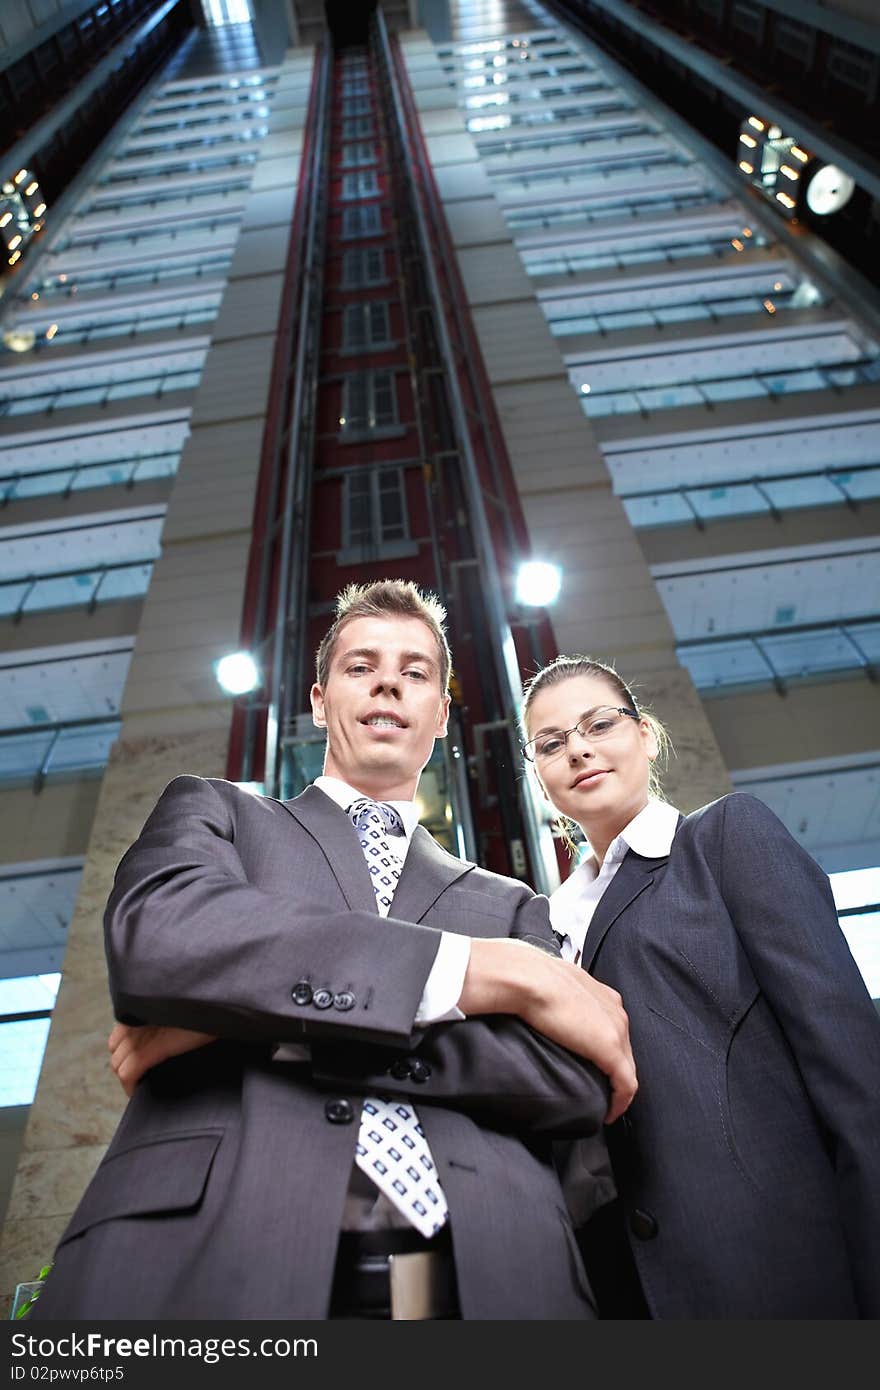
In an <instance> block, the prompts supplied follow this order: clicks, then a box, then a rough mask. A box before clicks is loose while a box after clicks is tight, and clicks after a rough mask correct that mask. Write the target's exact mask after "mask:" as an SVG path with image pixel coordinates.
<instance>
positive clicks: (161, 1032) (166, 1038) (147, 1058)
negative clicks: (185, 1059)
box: [107, 1023, 217, 1098]
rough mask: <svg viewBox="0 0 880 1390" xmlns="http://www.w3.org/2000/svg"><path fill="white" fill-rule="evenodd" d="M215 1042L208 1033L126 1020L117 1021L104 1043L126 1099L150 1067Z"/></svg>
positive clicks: (132, 1093) (131, 1094)
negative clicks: (140, 1023) (131, 1024)
mask: <svg viewBox="0 0 880 1390" xmlns="http://www.w3.org/2000/svg"><path fill="white" fill-rule="evenodd" d="M216 1041H217V1039H216V1038H215V1037H214V1036H213V1034H211V1033H193V1032H191V1030H190V1029H189V1028H154V1027H152V1026H151V1025H148V1026H144V1027H139V1028H132V1027H130V1026H129V1025H128V1024H127V1023H117V1024H116V1026H115V1027H114V1029H113V1032H112V1033H111V1034H110V1037H109V1038H108V1039H107V1046H108V1047H109V1049H110V1065H111V1067H112V1068H113V1070H114V1071H115V1073H116V1079H117V1081H118V1082H119V1084H120V1086H121V1087H122V1089H123V1091H124V1092H125V1094H126V1095H127V1096H128V1097H129V1098H130V1097H131V1096H133V1095H134V1088H135V1086H136V1085H137V1084H138V1082H139V1081H140V1079H141V1077H142V1076H143V1075H144V1073H145V1072H148V1071H149V1070H150V1068H151V1067H156V1066H158V1065H159V1063H160V1062H167V1060H168V1058H169V1057H179V1056H180V1055H181V1053H183V1052H193V1051H195V1049H196V1048H197V1047H206V1046H207V1045H208V1043H212V1042H216Z"/></svg>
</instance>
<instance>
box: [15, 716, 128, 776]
mask: <svg viewBox="0 0 880 1390" xmlns="http://www.w3.org/2000/svg"><path fill="white" fill-rule="evenodd" d="M121 727H122V726H121V723H120V721H119V719H118V718H116V717H113V718H107V719H77V720H71V721H59V722H58V723H47V724H40V725H35V726H33V727H28V728H18V729H0V783H3V782H22V781H29V782H32V783H33V785H34V790H36V791H39V790H40V788H41V787H42V785H43V783H44V782H46V781H47V780H48V779H50V778H52V777H60V776H64V775H70V774H72V773H76V772H92V771H95V770H96V769H100V768H103V767H106V765H107V759H108V758H109V756H110V749H111V748H112V746H113V744H114V743H115V742H116V740H117V738H118V737H119V730H120V728H121Z"/></svg>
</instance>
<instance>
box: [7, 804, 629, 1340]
mask: <svg viewBox="0 0 880 1390" xmlns="http://www.w3.org/2000/svg"><path fill="white" fill-rule="evenodd" d="M392 912H393V914H394V915H393V916H390V917H388V918H387V919H382V918H381V917H380V916H379V915H378V912H377V909H376V902H375V897H374V893H373V889H372V886H371V883H370V878H369V874H368V871H367V868H366V865H365V863H364V858H363V855H362V853H361V851H360V848H359V845H358V842H357V838H356V835H355V832H354V830H353V828H352V826H351V824H350V822H349V820H348V818H347V816H346V815H345V813H344V812H343V811H341V810H340V809H339V807H338V806H336V805H335V804H334V803H333V802H332V801H331V800H330V799H329V798H328V797H326V796H325V795H324V794H323V793H322V792H320V791H318V790H317V789H316V788H314V787H311V788H309V789H308V790H307V791H306V792H304V793H303V795H302V796H300V797H298V798H296V799H295V800H294V801H290V802H285V803H282V802H277V801H272V800H269V799H267V798H263V797H257V796H252V795H250V794H249V793H246V792H243V791H241V790H239V789H238V788H237V787H235V786H234V785H232V784H231V783H228V782H223V781H219V780H216V781H215V780H210V781H206V780H202V779H200V778H196V777H179V778H176V779H175V780H174V781H173V782H172V783H171V784H170V785H169V786H168V787H167V788H166V790H165V792H164V793H163V795H162V797H161V798H160V800H159V802H158V804H157V806H156V808H155V810H154V811H153V812H152V814H151V815H150V817H149V819H148V821H147V823H146V825H145V826H144V829H143V831H142V833H141V835H140V837H139V838H138V840H137V841H136V842H135V844H134V845H133V846H132V848H131V849H130V850H129V851H128V853H127V854H126V855H125V856H124V858H123V859H122V862H121V863H120V865H119V869H118V871H117V875H116V881H115V885H114V888H113V892H112V894H111V897H110V901H109V904H108V907H107V913H106V918H105V923H106V931H107V952H108V961H109V969H110V985H111V991H112V995H113V1001H114V1006H115V1010H116V1014H117V1016H118V1017H119V1018H120V1019H122V1020H124V1021H127V1022H147V1023H156V1024H172V1025H178V1026H182V1027H186V1028H195V1029H199V1030H203V1031H206V1032H211V1033H215V1034H217V1035H218V1036H219V1037H220V1038H221V1039H222V1040H221V1041H219V1042H217V1043H214V1044H212V1045H211V1046H209V1047H206V1048H204V1049H202V1050H200V1051H197V1052H192V1053H189V1054H187V1055H186V1056H184V1057H181V1058H176V1059H173V1060H171V1061H169V1062H166V1063H164V1064H163V1065H162V1066H160V1067H157V1068H155V1069H154V1070H153V1071H152V1072H150V1073H148V1075H147V1076H146V1077H145V1078H144V1079H143V1080H142V1081H141V1083H140V1084H139V1086H138V1087H137V1090H136V1093H135V1095H134V1097H133V1099H132V1100H131V1102H130V1103H129V1105H128V1107H127V1109H126V1111H125V1113H124V1115H123V1117H122V1120H121V1122H120V1125H119V1128H118V1130H117V1132H116V1134H115V1136H114V1138H113V1141H112V1143H111V1144H110V1147H109V1149H108V1152H107V1155H106V1157H105V1158H104V1160H103V1162H102V1163H101V1165H100V1167H99V1168H98V1171H97V1173H96V1175H95V1177H94V1179H93V1180H92V1182H91V1184H90V1186H89V1188H88V1189H87V1191H86V1193H85V1196H84V1197H83V1199H82V1201H81V1202H80V1205H79V1207H78V1209H77V1211H76V1213H75V1214H74V1216H73V1219H72V1221H71V1222H70V1225H69V1226H68V1228H67V1230H66V1232H65V1234H64V1236H63V1238H62V1240H61V1243H60V1245H59V1247H58V1251H57V1253H56V1262H55V1267H54V1269H53V1271H52V1274H51V1275H50V1278H49V1281H48V1283H47V1286H46V1289H45V1291H44V1292H43V1294H42V1296H41V1298H40V1299H39V1301H38V1302H37V1304H36V1305H35V1307H34V1311H33V1314H32V1318H34V1319H38V1320H39V1319H59V1318H73V1319H86V1318H95V1317H101V1318H132V1317H134V1318H151V1319H160V1318H213V1319H218V1318H301V1319H311V1318H324V1317H325V1316H326V1314H327V1308H328V1300H329V1294H330V1287H331V1280H332V1274H333V1265H334V1258H335V1253H336V1244H337V1239H338V1235H339V1230H340V1224H341V1217H342V1209H343V1202H344V1199H345V1194H346V1189H347V1186H348V1182H349V1177H350V1173H351V1166H352V1160H353V1155H354V1145H355V1140H356V1136H357V1128H358V1124H357V1122H358V1118H359V1114H360V1105H359V1096H360V1095H361V1094H363V1093H364V1092H375V1091H377V1090H378V1091H380V1092H383V1093H386V1094H392V1095H393V1094H400V1095H407V1096H412V1097H413V1098H414V1099H415V1101H416V1102H417V1104H418V1109H419V1116H420V1118H421V1120H422V1123H423V1125H424V1128H425V1132H426V1134H427V1137H428V1140H429V1143H430V1145H431V1149H432V1152H433V1154H434V1157H435V1159H436V1162H437V1165H438V1170H439V1173H440V1177H441V1181H442V1183H443V1187H444V1190H445V1192H446V1196H447V1198H448V1201H449V1208H450V1215H451V1229H452V1235H453V1243H454V1251H455V1260H456V1267H457V1272H458V1282H459V1293H460V1299H461V1306H462V1311H463V1315H464V1317H465V1318H505V1319H512V1318H531V1319H536V1318H537V1319H551V1318H565V1319H581V1318H583V1319H589V1318H591V1317H593V1316H594V1310H593V1304H592V1298H591V1295H590V1292H589V1288H588V1286H587V1285H586V1284H585V1281H584V1276H583V1271H582V1267H581V1265H580V1261H579V1257H578V1255H577V1249H576V1244H575V1241H574V1237H573V1233H572V1230H571V1226H570V1222H569V1219H568V1216H567V1214H566V1211H565V1208H564V1203H563V1200H562V1197H561V1193H560V1190H559V1186H558V1182H557V1179H556V1177H555V1173H554V1170H553V1167H552V1164H551V1162H550V1159H549V1147H550V1140H551V1139H552V1137H554V1136H558V1135H574V1134H590V1133H596V1132H597V1131H599V1130H600V1129H601V1126H602V1120H603V1116H604V1113H605V1110H606V1107H607V1089H606V1085H605V1083H604V1081H603V1079H602V1078H600V1077H599V1075H598V1073H597V1072H596V1071H595V1070H594V1069H593V1068H591V1067H590V1066H588V1065H587V1064H585V1063H581V1062H580V1061H577V1060H576V1059H575V1058H574V1057H573V1056H572V1055H571V1054H570V1053H568V1052H567V1051H565V1049H563V1048H559V1047H556V1046H554V1045H553V1044H551V1043H548V1042H547V1041H546V1040H544V1039H543V1038H540V1037H538V1035H536V1034H535V1033H533V1032H531V1030H530V1029H528V1028H527V1027H526V1026H525V1025H523V1024H521V1023H519V1022H518V1021H516V1020H514V1019H511V1018H504V1017H487V1018H485V1019H480V1018H474V1019H467V1020H465V1021H463V1022H457V1023H447V1024H441V1025H435V1026H433V1027H431V1028H428V1029H426V1030H424V1031H423V1032H421V1033H419V1032H414V1030H413V1019H414V1016H415V1012H416V1008H417V1006H418V1003H419V1000H420V998H421V994H422V990H423V987H424V984H425V981H426V979H427V976H428V974H429V972H430V969H431V965H432V964H433V961H434V957H435V954H436V951H437V947H438V944H439V939H440V938H439V929H444V930H448V931H455V932H462V933H466V934H468V935H471V936H481V937H504V936H514V937H518V938H520V939H523V940H526V941H531V942H532V943H533V944H535V945H540V946H542V947H544V948H545V949H550V950H555V943H554V941H553V937H552V933H551V930H550V925H549V916H548V911H547V901H546V899H544V898H537V897H535V896H534V895H533V894H532V892H531V890H530V889H529V888H527V887H526V886H525V885H524V884H522V883H518V882H515V881H514V880H511V879H504V878H500V877H498V876H497V875H494V874H489V873H486V872H484V871H483V870H482V869H479V868H476V867H474V865H472V864H468V863H463V862H462V861H460V860H458V859H455V858H453V857H452V856H451V855H449V854H447V853H446V852H445V851H444V850H442V849H441V848H440V847H439V846H438V845H437V844H436V843H435V841H434V840H432V838H431V837H430V835H428V834H427V833H426V832H425V831H424V830H422V829H421V828H419V829H417V830H416V833H415V835H414V836H413V839H412V842H411V844H410V848H409V853H408V855H407V859H406V864H405V867H404V871H403V874H402V876H401V879H400V883H399V885H398V889H397V893H396V895H395V899H394V904H393V908H392ZM279 1041H283V1042H295V1041H307V1042H308V1043H309V1044H310V1046H311V1057H312V1060H311V1063H308V1062H305V1063H298V1064H297V1063H289V1064H281V1063H273V1062H272V1061H271V1053H272V1049H273V1046H274V1044H276V1043H277V1042H279ZM414 1057H418V1058H419V1059H420V1060H421V1062H422V1063H423V1064H424V1065H422V1066H420V1067H417V1068H415V1076H413V1075H411V1074H409V1075H408V1074H407V1068H406V1067H401V1065H400V1059H401V1058H414ZM395 1063H397V1065H396V1066H395V1065H394V1064H395ZM401 1072H403V1076H402V1077H401V1075H400V1073H401Z"/></svg>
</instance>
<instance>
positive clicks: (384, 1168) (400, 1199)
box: [348, 799, 449, 1237]
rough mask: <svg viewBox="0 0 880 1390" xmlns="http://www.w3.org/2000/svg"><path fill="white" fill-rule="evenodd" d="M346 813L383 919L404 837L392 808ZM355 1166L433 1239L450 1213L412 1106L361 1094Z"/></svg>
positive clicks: (358, 804) (356, 807)
mask: <svg viewBox="0 0 880 1390" xmlns="http://www.w3.org/2000/svg"><path fill="white" fill-rule="evenodd" d="M348 815H349V817H350V819H351V821H352V824H353V825H354V828H355V830H356V831H357V835H358V840H359V841H360V846H361V849H362V850H363V853H364V858H365V860H366V862H367V868H368V869H369V871H370V878H371V880H372V884H373V891H374V893H375V894H376V905H377V907H378V909H379V912H380V914H381V916H383V917H387V916H388V909H389V908H390V906H391V901H392V899H393V897H394V890H395V888H396V887H397V884H398V881H399V879H400V871H401V868H402V867H403V855H402V854H401V855H397V854H395V852H394V849H393V848H392V844H391V837H392V836H393V837H399V836H402V835H405V833H406V832H405V830H404V826H403V821H402V820H401V819H400V816H399V815H398V813H397V812H396V811H395V809H394V807H393V806H389V805H388V804H387V803H386V802H384V801H368V800H366V799H364V800H361V801H355V802H352V804H351V806H349V807H348ZM355 1162H356V1163H357V1165H358V1167H359V1168H360V1169H361V1170H362V1172H364V1173H366V1175H367V1177H368V1178H370V1179H371V1181H372V1182H374V1183H375V1184H376V1186H377V1187H378V1189H379V1191H380V1192H382V1193H384V1195H385V1196H386V1197H387V1198H388V1199H389V1200H390V1201H391V1202H393V1203H394V1205H395V1206H396V1207H397V1209H398V1211H400V1212H402V1213H403V1215H404V1216H405V1217H406V1219H407V1220H408V1221H410V1222H411V1223H412V1224H413V1226H415V1228H416V1230H417V1231H419V1232H420V1233H421V1234H422V1235H423V1236H427V1237H430V1236H433V1235H435V1234H436V1232H437V1231H439V1230H440V1227H441V1226H443V1225H445V1223H446V1220H447V1218H448V1215H449V1208H448V1206H447V1203H446V1197H445V1195H444V1193H443V1189H442V1187H441V1186H440V1182H439V1179H438V1177H437V1169H436V1167H435V1165H434V1160H433V1158H432V1156H431V1150H430V1149H429V1147H428V1141H427V1139H426V1138H425V1135H424V1132H423V1130H422V1127H421V1125H420V1124H419V1117H418V1115H417V1114H416V1112H415V1108H414V1107H413V1106H412V1105H410V1104H409V1102H408V1101H405V1100H392V1099H391V1098H390V1097H389V1096H365V1097H364V1104H363V1109H362V1111H361V1123H360V1130H359V1132H358V1138H357V1146H356V1149H355Z"/></svg>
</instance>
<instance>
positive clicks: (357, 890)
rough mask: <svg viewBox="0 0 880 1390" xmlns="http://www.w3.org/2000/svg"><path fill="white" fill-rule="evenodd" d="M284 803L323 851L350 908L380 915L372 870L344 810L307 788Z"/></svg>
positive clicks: (322, 794) (327, 797)
mask: <svg viewBox="0 0 880 1390" xmlns="http://www.w3.org/2000/svg"><path fill="white" fill-rule="evenodd" d="M281 804H282V806H283V807H284V809H285V810H286V811H289V812H290V814H291V815H292V816H293V818H294V820H296V821H298V822H299V824H300V825H301V826H303V828H304V829H305V830H307V831H308V833H309V834H310V835H311V836H312V838H313V839H314V840H316V841H317V843H318V845H319V846H320V848H321V849H322V850H323V852H324V855H325V856H326V859H327V862H328V864H329V865H330V868H331V869H332V870H333V874H334V877H335V878H336V881H337V883H338V884H339V887H340V888H341V889H342V893H343V896H344V898H345V901H346V902H347V903H348V906H349V907H350V908H351V909H352V910H355V909H360V910H361V911H367V912H376V913H378V911H379V909H378V907H377V906H376V895H375V893H374V892H373V884H372V881H371V879H370V871H369V869H368V868H367V865H366V861H365V859H364V856H363V852H362V850H361V847H360V845H359V844H358V839H357V835H356V834H355V831H354V826H353V825H352V823H351V821H350V820H349V819H348V816H347V815H346V814H345V812H344V811H343V810H342V807H341V806H337V805H336V802H335V801H333V800H331V798H330V797H329V796H325V795H324V793H323V792H322V791H320V790H319V788H318V787H306V789H305V791H304V792H303V793H302V794H301V795H300V796H297V797H294V799H293V800H292V801H283V802H282V803H281Z"/></svg>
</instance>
